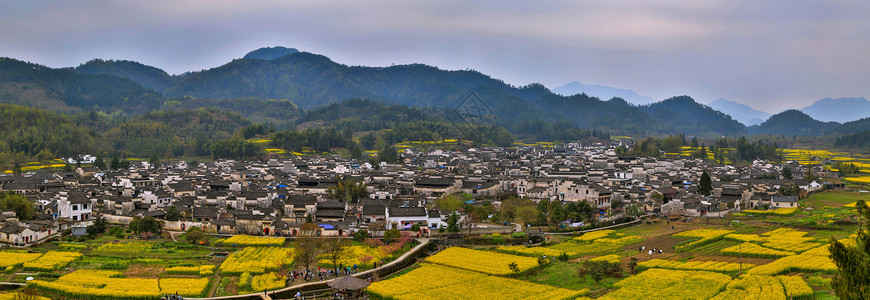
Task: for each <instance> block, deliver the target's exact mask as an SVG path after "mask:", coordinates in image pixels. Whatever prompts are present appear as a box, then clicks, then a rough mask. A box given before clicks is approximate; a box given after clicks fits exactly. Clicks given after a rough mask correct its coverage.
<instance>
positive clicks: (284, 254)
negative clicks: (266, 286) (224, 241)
mask: <svg viewBox="0 0 870 300" xmlns="http://www.w3.org/2000/svg"><path fill="white" fill-rule="evenodd" d="M292 250H293V249H290V248H281V247H246V248H244V249H242V250H240V251H237V252H234V253H233V254H230V256H229V257H227V259H226V260H225V261H224V262H223V264H221V267H220V269H221V273H222V274H226V275H237V274H242V273H243V272H251V273H254V274H262V273H266V272H268V271H273V270H277V269H278V268H280V267H281V266H283V265H288V264H290V263H291V262H292V261H293V257H292Z"/></svg>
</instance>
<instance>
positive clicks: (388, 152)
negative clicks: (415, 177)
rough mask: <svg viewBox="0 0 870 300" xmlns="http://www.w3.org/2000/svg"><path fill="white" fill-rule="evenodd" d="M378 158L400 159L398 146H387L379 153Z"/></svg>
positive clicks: (390, 160)
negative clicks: (397, 150)
mask: <svg viewBox="0 0 870 300" xmlns="http://www.w3.org/2000/svg"><path fill="white" fill-rule="evenodd" d="M378 159H379V160H380V161H386V162H396V161H398V160H399V153H398V152H396V148H393V147H392V146H386V147H385V148H384V150H381V152H379V153H378Z"/></svg>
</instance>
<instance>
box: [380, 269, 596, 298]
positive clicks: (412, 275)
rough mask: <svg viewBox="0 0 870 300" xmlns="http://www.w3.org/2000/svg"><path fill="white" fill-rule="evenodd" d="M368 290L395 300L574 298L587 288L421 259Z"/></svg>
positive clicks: (583, 293)
mask: <svg viewBox="0 0 870 300" xmlns="http://www.w3.org/2000/svg"><path fill="white" fill-rule="evenodd" d="M368 292H369V293H372V294H375V295H378V296H380V297H383V298H388V299H396V300H405V299H407V300H417V299H463V300H478V299H479V300H492V299H505V298H510V299H528V300H537V299H574V298H577V297H579V296H581V295H585V294H586V293H588V290H579V291H578V290H570V289H564V288H558V287H553V286H549V285H543V284H536V283H531V282H527V281H522V280H516V279H509V278H504V277H498V276H490V275H487V274H483V273H478V272H473V271H467V270H462V269H457V268H452V267H446V266H441V265H435V264H428V263H424V264H422V266H421V267H419V268H416V269H414V270H411V271H410V272H408V273H406V274H404V275H402V276H399V277H395V278H391V279H389V280H385V281H378V282H374V283H372V284H371V285H370V286H369V287H368Z"/></svg>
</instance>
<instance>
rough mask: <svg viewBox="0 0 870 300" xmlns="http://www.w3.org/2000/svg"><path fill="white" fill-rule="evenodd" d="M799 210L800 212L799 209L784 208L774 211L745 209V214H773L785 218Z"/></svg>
mask: <svg viewBox="0 0 870 300" xmlns="http://www.w3.org/2000/svg"><path fill="white" fill-rule="evenodd" d="M797 210H798V208H797V207H783V208H777V209H773V210H757V209H744V210H743V213H745V214H757V215H770V214H773V215H781V216H784V215H790V214H793V213H795V212H797Z"/></svg>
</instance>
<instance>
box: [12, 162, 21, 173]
mask: <svg viewBox="0 0 870 300" xmlns="http://www.w3.org/2000/svg"><path fill="white" fill-rule="evenodd" d="M12 173H14V174H15V175H19V174H21V163H19V162H17V161H16V162H15V163H14V164H13V165H12Z"/></svg>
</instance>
